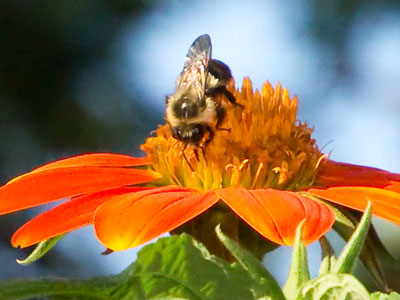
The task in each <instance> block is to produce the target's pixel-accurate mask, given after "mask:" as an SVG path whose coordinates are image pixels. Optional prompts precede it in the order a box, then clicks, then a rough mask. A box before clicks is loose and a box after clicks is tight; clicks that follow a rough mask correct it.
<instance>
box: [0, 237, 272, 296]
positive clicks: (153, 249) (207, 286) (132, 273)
mask: <svg viewBox="0 0 400 300" xmlns="http://www.w3.org/2000/svg"><path fill="white" fill-rule="evenodd" d="M269 288H270V282H267V281H266V280H265V279H264V280H263V279H260V278H259V277H257V276H255V275H254V274H250V272H249V271H247V270H246V269H244V268H243V267H242V266H241V265H239V264H237V263H233V264H229V263H227V262H226V261H224V260H222V259H220V258H217V257H215V256H213V255H211V254H210V253H209V252H208V251H207V249H206V248H205V247H204V246H203V245H201V244H199V243H198V242H196V241H195V240H194V239H193V238H192V237H190V236H188V235H186V234H182V235H180V236H172V237H168V238H163V239H159V240H158V241H157V242H156V243H154V244H150V245H147V246H146V247H144V248H143V249H142V250H141V251H140V252H139V253H138V258H137V260H136V261H135V262H134V263H133V264H131V265H130V266H129V267H128V268H127V269H126V270H125V271H124V272H122V273H121V274H120V275H117V276H110V277H104V278H95V279H89V280H70V279H63V280H57V279H45V280H29V281H13V282H8V283H2V284H0V299H7V300H17V299H32V298H39V297H43V296H45V297H46V296H51V297H56V298H57V299H80V300H84V299H100V300H103V299H110V300H139V299H140V300H143V299H153V300H155V299H158V300H160V299H171V300H172V299H190V300H192V299H193V300H232V299H235V300H260V299H265V300H267V299H268V298H269V297H268V296H267V295H269V293H270V292H271V291H270V290H269ZM274 300H275V299H274Z"/></svg>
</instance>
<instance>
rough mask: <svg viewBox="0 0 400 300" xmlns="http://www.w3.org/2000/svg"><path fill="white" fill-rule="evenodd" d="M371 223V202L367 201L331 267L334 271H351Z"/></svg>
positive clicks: (339, 272)
mask: <svg viewBox="0 0 400 300" xmlns="http://www.w3.org/2000/svg"><path fill="white" fill-rule="evenodd" d="M370 224H371V202H368V206H367V209H366V210H365V212H364V214H363V216H362V218H361V220H360V224H359V225H358V226H357V228H356V230H355V231H354V233H353V234H352V236H351V237H350V239H349V241H348V242H347V244H346V245H345V246H344V248H343V251H342V253H341V254H340V255H339V257H338V259H337V261H336V263H335V265H334V266H333V268H332V272H334V273H338V274H341V273H351V272H352V270H353V268H354V266H355V263H356V260H357V258H358V256H359V255H360V252H361V249H362V248H363V246H364V241H365V238H366V236H367V233H368V230H369V226H370Z"/></svg>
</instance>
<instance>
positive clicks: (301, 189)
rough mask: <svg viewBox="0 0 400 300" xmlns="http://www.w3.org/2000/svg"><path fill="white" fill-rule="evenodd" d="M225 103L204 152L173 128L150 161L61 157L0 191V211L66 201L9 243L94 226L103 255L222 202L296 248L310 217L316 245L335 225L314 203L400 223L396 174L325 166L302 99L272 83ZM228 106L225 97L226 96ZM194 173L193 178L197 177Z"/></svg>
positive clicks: (162, 134)
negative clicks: (301, 111) (301, 117)
mask: <svg viewBox="0 0 400 300" xmlns="http://www.w3.org/2000/svg"><path fill="white" fill-rule="evenodd" d="M229 88H230V90H231V91H232V92H233V94H234V95H235V97H236V99H237V101H238V103H241V104H243V105H244V108H242V107H239V106H232V105H231V106H229V105H230V104H227V107H228V109H227V111H228V112H227V115H226V117H225V119H224V124H223V126H222V127H224V128H230V131H226V130H217V131H216V132H215V137H214V139H213V140H212V142H211V143H210V144H209V145H207V147H206V149H205V154H204V155H203V154H202V153H201V151H198V153H197V151H196V149H186V150H185V155H186V157H187V159H188V161H189V162H190V166H189V164H188V162H187V161H186V160H185V159H184V157H183V155H182V148H183V145H182V144H181V143H180V142H178V141H177V140H175V139H173V138H172V137H171V134H170V130H169V128H168V126H167V125H164V126H160V127H159V128H158V130H157V132H156V136H154V137H150V138H148V139H147V140H146V142H145V144H144V145H143V146H142V149H143V150H144V151H145V152H146V153H147V156H146V157H145V158H134V157H130V156H124V155H116V154H88V155H82V156H77V157H72V158H68V159H64V160H60V161H57V162H54V163H50V164H47V165H45V166H42V167H40V168H38V169H35V170H33V171H31V172H29V173H27V174H24V175H22V176H19V177H17V178H15V179H13V180H11V181H10V182H8V183H7V184H6V185H4V186H3V187H1V188H0V214H6V213H11V212H13V211H17V210H22V209H26V208H29V207H33V206H37V205H41V204H44V203H48V202H52V201H56V200H60V199H63V198H70V200H68V201H66V202H64V203H62V204H59V205H58V206H56V207H54V208H52V209H50V210H48V211H46V212H45V213H43V214H41V215H39V216H37V217H36V218H34V219H32V220H31V221H29V222H28V223H26V224H25V225H23V226H22V227H21V228H20V229H19V230H18V231H17V232H16V233H15V234H14V235H13V237H12V244H13V246H15V247H17V246H21V247H27V246H30V245H33V244H36V243H38V242H40V241H43V240H46V239H49V238H51V237H54V236H57V235H59V234H62V233H66V232H69V231H71V230H74V229H77V228H79V227H82V226H86V225H89V224H93V225H94V229H95V233H96V236H97V238H98V239H99V240H100V242H101V243H103V244H104V245H105V246H106V247H107V248H109V249H112V250H124V249H127V248H130V247H135V246H138V245H141V244H143V243H145V242H147V241H149V240H151V239H153V238H156V237H157V236H159V235H160V234H163V233H165V232H169V231H171V230H174V229H175V228H177V227H179V226H180V225H182V224H184V223H186V222H188V221H189V220H192V219H193V218H195V217H196V216H198V215H200V214H202V213H203V212H205V211H206V210H207V209H209V208H210V207H212V206H213V205H215V204H216V203H217V202H219V203H221V202H222V203H224V204H225V205H226V206H228V207H229V208H230V209H231V210H232V211H233V212H234V213H236V214H237V215H238V216H239V217H240V218H241V219H243V220H244V221H245V222H246V223H247V224H249V225H250V226H251V227H252V228H253V229H254V230H256V231H257V232H258V233H260V235H262V236H264V237H266V238H267V239H269V240H271V241H273V242H275V243H277V244H280V245H292V244H293V241H294V234H295V229H296V227H297V225H298V224H299V223H300V222H301V221H302V220H303V219H305V220H306V222H305V225H304V233H303V240H304V242H305V243H306V244H308V243H311V242H313V241H315V240H317V239H319V238H320V237H321V236H322V235H324V234H325V233H326V232H327V231H328V230H329V229H330V228H331V227H332V225H333V223H334V220H335V217H334V214H333V212H332V211H331V209H330V208H329V207H328V206H326V205H325V204H324V203H323V202H322V201H318V200H316V199H317V198H320V199H324V200H327V201H331V202H334V203H337V204H340V205H344V206H346V207H350V208H353V209H356V210H360V211H363V210H364V209H365V208H366V206H367V202H368V201H371V202H372V209H373V213H374V214H375V215H377V216H380V217H383V218H386V219H388V220H390V221H393V222H395V223H397V224H400V175H399V174H392V173H389V172H385V171H382V170H378V169H373V168H368V167H361V166H354V165H349V164H343V163H337V162H333V161H331V160H329V159H328V158H327V156H326V155H324V154H322V153H321V152H320V150H319V149H318V147H317V145H316V144H315V141H314V140H313V139H312V138H311V133H312V129H311V128H309V127H308V126H307V124H306V123H302V122H300V121H297V120H296V113H297V98H296V97H294V98H292V99H291V98H290V97H289V94H288V91H287V90H286V89H285V90H282V88H281V87H280V85H278V86H277V87H276V89H275V90H274V89H273V88H272V86H271V85H270V84H269V83H266V84H264V85H263V87H262V90H261V92H259V91H255V92H253V89H252V86H251V82H250V80H249V79H245V80H244V83H243V86H242V89H241V91H239V90H236V91H235V90H234V87H233V82H232V83H231V86H230V87H229ZM220 100H221V101H224V100H223V99H220ZM192 169H193V170H194V171H193V170H192Z"/></svg>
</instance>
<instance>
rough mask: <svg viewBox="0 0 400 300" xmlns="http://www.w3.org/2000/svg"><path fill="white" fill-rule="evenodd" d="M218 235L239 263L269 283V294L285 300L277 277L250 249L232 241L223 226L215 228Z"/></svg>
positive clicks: (253, 275)
mask: <svg viewBox="0 0 400 300" xmlns="http://www.w3.org/2000/svg"><path fill="white" fill-rule="evenodd" d="M215 232H216V233H217V237H218V238H219V240H220V241H221V243H222V244H224V246H225V247H226V248H227V249H228V250H229V252H230V253H231V254H232V255H233V256H234V257H235V258H236V260H237V261H238V262H239V264H240V265H241V266H242V267H243V268H244V269H245V270H246V271H247V272H249V274H250V276H252V277H253V278H254V279H255V280H260V281H261V282H264V283H265V284H266V285H267V290H268V294H267V295H266V296H267V297H270V298H271V299H273V300H284V299H286V298H285V296H284V295H283V292H282V290H281V288H280V287H279V284H278V283H277V282H276V280H275V278H274V277H273V276H272V275H271V273H269V272H268V270H267V269H266V268H265V267H264V266H263V265H262V263H261V262H260V261H259V260H258V259H257V258H256V257H255V256H254V255H252V254H251V253H250V252H249V251H247V250H245V249H243V248H241V247H240V246H239V245H238V244H237V243H235V242H234V241H232V240H231V239H230V238H229V237H228V236H226V235H225V234H224V233H223V232H222V230H221V226H219V225H218V226H217V227H216V228H215Z"/></svg>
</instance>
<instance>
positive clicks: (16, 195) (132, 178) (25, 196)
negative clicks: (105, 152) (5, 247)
mask: <svg viewBox="0 0 400 300" xmlns="http://www.w3.org/2000/svg"><path fill="white" fill-rule="evenodd" d="M157 178H159V175H158V174H157V173H154V172H151V171H148V170H140V169H134V168H126V167H117V168H115V167H95V166H94V167H92V166H90V167H88V166H85V167H67V168H49V169H47V168H46V169H43V170H36V171H34V172H30V173H27V174H25V175H22V176H19V177H17V178H15V179H13V180H11V181H9V182H8V183H7V184H6V185H4V186H2V187H0V215H2V214H6V213H10V212H13V211H17V210H21V209H25V208H29V207H33V206H37V205H40V204H44V203H48V202H51V201H55V200H59V199H62V198H66V197H71V196H76V195H79V194H83V193H93V192H98V191H101V190H105V189H110V188H115V187H121V186H125V185H132V184H138V183H144V182H148V181H151V180H154V179H157Z"/></svg>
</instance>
